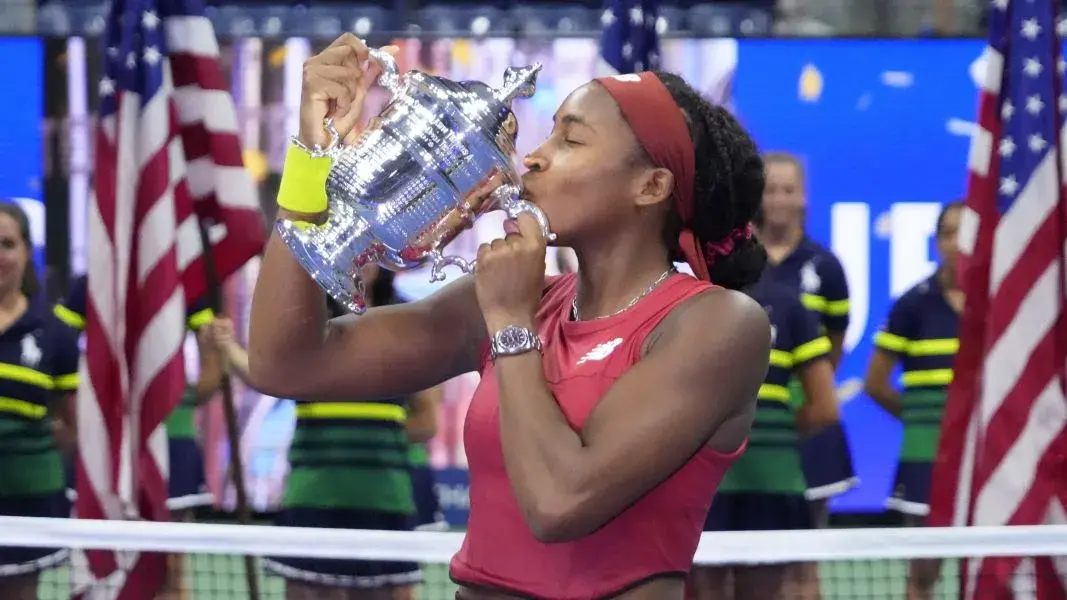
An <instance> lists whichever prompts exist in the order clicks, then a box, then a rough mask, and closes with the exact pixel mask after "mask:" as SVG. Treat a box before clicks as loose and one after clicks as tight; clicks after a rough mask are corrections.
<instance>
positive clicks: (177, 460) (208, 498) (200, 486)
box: [167, 438, 215, 510]
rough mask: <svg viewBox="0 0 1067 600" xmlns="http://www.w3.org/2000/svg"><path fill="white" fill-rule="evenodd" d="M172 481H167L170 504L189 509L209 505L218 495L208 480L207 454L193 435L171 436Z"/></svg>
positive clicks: (181, 508)
mask: <svg viewBox="0 0 1067 600" xmlns="http://www.w3.org/2000/svg"><path fill="white" fill-rule="evenodd" d="M168 447H169V451H170V481H168V482H167V488H168V494H167V508H169V509H170V510H185V509H188V508H196V507H198V506H208V505H211V504H213V503H214V502H215V497H214V496H213V495H212V494H211V493H210V492H209V491H208V489H207V483H206V482H205V480H204V457H203V455H202V454H201V453H200V445H199V444H197V443H196V440H195V439H193V438H171V439H170V440H169V445H168Z"/></svg>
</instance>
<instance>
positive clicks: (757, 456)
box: [719, 277, 830, 494]
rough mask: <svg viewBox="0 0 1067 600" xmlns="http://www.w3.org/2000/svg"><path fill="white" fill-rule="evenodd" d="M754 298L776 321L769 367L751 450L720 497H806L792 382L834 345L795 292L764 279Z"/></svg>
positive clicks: (735, 467)
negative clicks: (732, 494) (736, 494)
mask: <svg viewBox="0 0 1067 600" xmlns="http://www.w3.org/2000/svg"><path fill="white" fill-rule="evenodd" d="M752 297H753V298H754V299H755V300H756V301H757V302H759V303H760V304H762V305H763V308H764V310H766V311H767V316H768V317H769V318H770V321H771V330H772V332H773V343H772V346H771V357H770V366H769V367H768V369H767V377H766V378H765V379H764V382H763V385H761V386H760V390H759V400H758V402H757V406H756V417H755V420H754V421H753V423H752V431H751V433H750V434H749V441H748V449H747V450H746V451H745V453H744V454H743V455H742V456H741V457H740V458H738V459H737V461H736V462H735V463H734V465H733V466H732V467H731V468H730V470H729V471H728V472H727V473H726V477H725V478H724V479H723V481H722V484H721V485H720V486H719V491H720V492H748V493H753V492H754V493H766V494H803V493H804V490H806V489H807V484H806V482H805V480H804V471H803V469H802V467H801V460H800V446H799V443H800V439H799V435H798V432H797V425H796V412H797V409H798V408H799V406H798V401H800V400H801V399H797V398H793V397H792V396H791V394H790V391H789V381H790V379H792V378H793V377H794V376H795V375H796V374H798V373H800V372H802V371H803V370H804V368H805V367H807V366H808V365H810V364H811V363H812V362H813V361H816V360H819V359H825V358H826V357H827V355H828V354H829V352H830V340H829V339H828V338H827V337H826V336H825V335H823V334H822V333H821V332H820V331H819V322H818V320H817V318H816V317H815V315H814V314H812V313H811V312H810V311H809V310H807V309H806V308H805V306H804V304H802V303H801V301H800V298H799V297H798V296H797V295H796V293H795V292H794V291H793V290H792V289H791V288H789V287H786V286H784V285H781V284H779V283H776V282H774V281H772V280H770V279H769V278H766V277H765V278H764V279H763V280H761V281H760V282H759V283H758V284H757V285H756V286H755V287H754V288H753V290H752Z"/></svg>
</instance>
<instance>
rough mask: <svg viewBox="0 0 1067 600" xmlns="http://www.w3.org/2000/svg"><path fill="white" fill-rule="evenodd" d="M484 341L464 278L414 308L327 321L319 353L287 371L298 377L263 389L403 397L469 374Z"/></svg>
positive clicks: (304, 395)
mask: <svg viewBox="0 0 1067 600" xmlns="http://www.w3.org/2000/svg"><path fill="white" fill-rule="evenodd" d="M485 337H486V333H485V321H484V319H483V318H482V313H481V310H480V308H479V306H478V299H477V297H476V296H475V292H474V278H473V277H472V276H469V275H467V276H464V277H462V278H460V279H458V280H456V281H455V282H453V283H451V284H449V285H447V286H445V287H444V288H443V289H441V290H440V291H438V292H437V293H435V294H432V295H430V296H429V297H427V298H424V299H422V300H419V301H417V302H409V303H405V304H395V305H390V306H381V307H374V308H371V309H369V310H367V312H365V313H364V314H363V315H360V316H356V315H346V316H343V317H339V318H337V319H332V320H331V321H329V323H328V324H327V327H326V332H325V334H324V339H323V343H322V345H321V346H320V347H319V349H318V351H316V352H315V353H314V354H313V355H312V356H307V357H304V359H303V360H301V361H300V363H299V364H297V365H291V367H292V368H291V369H287V370H286V372H287V373H290V372H293V373H301V372H303V374H304V376H301V377H289V378H288V379H291V381H271V382H270V383H271V384H272V385H267V386H263V388H262V389H263V391H265V392H267V393H270V394H271V395H274V396H279V397H285V398H297V399H300V400H330V399H336V398H359V399H361V400H366V401H374V400H378V399H381V398H389V397H396V396H409V395H411V394H414V393H416V392H419V391H422V390H426V389H429V388H432V387H434V386H435V385H438V384H440V383H443V382H444V381H446V380H448V379H451V378H452V377H454V376H456V375H460V374H463V373H466V372H469V371H473V370H475V369H476V368H477V364H478V355H479V349H480V344H481V342H482V341H483V340H484V339H485ZM255 347H256V346H255V344H252V345H251V348H252V352H251V353H250V354H249V359H250V361H255V360H256V355H255ZM254 370H255V369H254V368H253V371H254ZM253 383H254V384H255V383H257V382H253ZM262 383H263V382H259V385H256V387H257V389H261V385H262Z"/></svg>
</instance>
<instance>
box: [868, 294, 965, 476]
mask: <svg viewBox="0 0 1067 600" xmlns="http://www.w3.org/2000/svg"><path fill="white" fill-rule="evenodd" d="M958 332H959V315H958V314H957V313H956V311H955V310H954V309H953V308H952V307H951V306H949V304H948V301H947V300H945V294H944V290H943V289H942V288H941V285H940V284H939V283H938V282H937V278H936V276H933V277H930V278H929V279H927V280H926V281H923V282H922V283H920V284H919V285H917V286H915V287H913V288H912V289H910V290H908V291H907V292H906V293H905V294H904V295H903V296H901V297H900V298H899V299H898V300H897V301H896V302H895V303H894V304H893V307H892V308H891V309H890V311H889V318H888V320H887V321H886V324H885V326H884V327H883V328H882V330H881V331H879V332H878V333H877V334H876V335H875V337H874V345H875V346H876V347H877V348H878V349H879V350H882V351H883V352H888V353H890V354H892V355H893V356H895V357H897V359H898V360H899V361H900V370H901V375H900V383H901V387H903V393H902V398H901V415H900V418H901V421H903V423H904V443H903V446H902V448H901V460H904V461H911V462H930V461H932V460H933V459H934V456H935V455H936V454H937V443H938V438H939V436H940V434H941V417H942V415H943V413H944V409H945V395H946V393H947V391H948V386H949V384H950V383H952V363H953V361H954V360H955V358H956V351H957V350H959V346H960V341H959V338H958V335H959V333H958Z"/></svg>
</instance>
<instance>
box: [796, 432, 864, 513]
mask: <svg viewBox="0 0 1067 600" xmlns="http://www.w3.org/2000/svg"><path fill="white" fill-rule="evenodd" d="M800 454H801V461H802V465H803V467H804V479H805V480H806V481H807V482H808V491H807V492H805V493H804V495H805V496H806V497H807V498H808V500H809V501H813V500H825V499H827V498H830V497H833V496H837V495H838V494H843V493H845V492H847V491H849V490H850V489H852V488H853V487H855V485H856V483H858V482H859V479H858V478H857V477H856V472H855V471H854V470H853V469H852V453H851V451H849V447H848V440H847V439H846V438H845V429H844V427H842V426H841V423H840V422H838V423H834V424H833V425H830V426H829V427H826V428H825V429H823V430H821V431H819V432H818V433H816V434H815V435H813V436H811V437H810V438H808V439H806V440H804V441H803V442H801V446H800Z"/></svg>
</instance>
